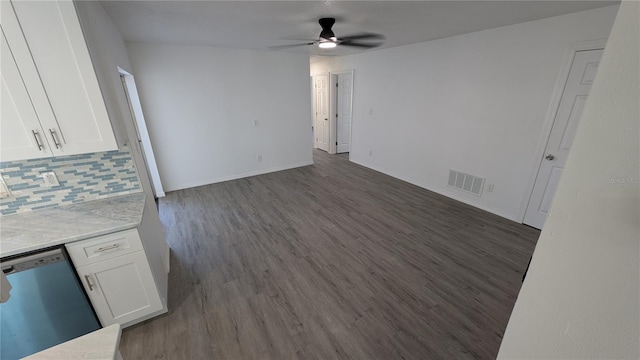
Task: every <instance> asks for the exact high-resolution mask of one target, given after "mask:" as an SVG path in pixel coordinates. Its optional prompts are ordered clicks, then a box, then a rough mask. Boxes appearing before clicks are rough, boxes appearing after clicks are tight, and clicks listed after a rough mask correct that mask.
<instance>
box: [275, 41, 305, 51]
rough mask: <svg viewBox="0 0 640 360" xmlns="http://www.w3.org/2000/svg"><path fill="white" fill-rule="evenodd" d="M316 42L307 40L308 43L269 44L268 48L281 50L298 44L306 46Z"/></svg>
mask: <svg viewBox="0 0 640 360" xmlns="http://www.w3.org/2000/svg"><path fill="white" fill-rule="evenodd" d="M315 43H316V42H315V41H314V42H309V43H301V44H289V45H274V46H269V49H271V50H283V49H290V48H294V47H298V46H307V45H313V44H315Z"/></svg>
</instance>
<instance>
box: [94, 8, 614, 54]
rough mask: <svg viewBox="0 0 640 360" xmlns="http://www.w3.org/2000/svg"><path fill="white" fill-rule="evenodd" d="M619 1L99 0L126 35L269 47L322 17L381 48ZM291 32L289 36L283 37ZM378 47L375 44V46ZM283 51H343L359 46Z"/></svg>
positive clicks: (313, 27)
mask: <svg viewBox="0 0 640 360" xmlns="http://www.w3.org/2000/svg"><path fill="white" fill-rule="evenodd" d="M618 3H619V1H593V0H588V1H576V0H573V1H520V0H517V1H479V0H475V1H334V0H325V1H264V0H263V1H187V0H182V1H164V0H158V1H154V0H151V1H149V0H146V1H115V0H108V1H101V4H102V6H103V7H104V9H105V10H106V11H107V13H108V14H109V16H110V17H111V19H112V20H113V22H114V23H115V24H116V26H117V27H118V29H119V30H120V32H121V33H122V36H123V37H124V39H125V41H130V42H153V43H171V44H188V45H210V46H220V47H233V48H243V49H259V50H267V49H268V46H270V45H284V44H293V43H300V42H304V41H297V40H295V39H317V38H318V35H319V33H320V25H318V23H317V20H318V19H319V18H321V17H327V16H331V17H336V18H337V21H336V24H335V25H334V27H333V30H334V32H335V33H336V35H337V36H338V37H340V36H345V35H349V34H353V33H359V32H373V33H379V34H383V35H384V36H385V37H386V40H385V42H384V45H383V46H381V47H380V48H386V47H393V46H400V45H406V44H411V43H417V42H422V41H428V40H434V39H439V38H444V37H449V36H454V35H459V34H464V33H470V32H474V31H479V30H484V29H490V28H495V27H500V26H505V25H511V24H516V23H520V22H525V21H531V20H537V19H542V18H545V17H551V16H556V15H562V14H568V13H571V12H577V11H582V10H587V9H593V8H598V7H603V6H608V5H614V4H618ZM287 39H291V40H287ZM380 48H378V49H380ZM283 51H294V52H305V53H309V54H310V55H346V54H353V53H357V52H362V51H371V50H362V49H360V48H357V49H354V48H345V47H340V46H339V47H338V48H335V49H330V50H321V49H318V48H317V46H303V47H300V48H294V49H288V50H283Z"/></svg>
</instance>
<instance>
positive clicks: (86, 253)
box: [66, 229, 142, 267]
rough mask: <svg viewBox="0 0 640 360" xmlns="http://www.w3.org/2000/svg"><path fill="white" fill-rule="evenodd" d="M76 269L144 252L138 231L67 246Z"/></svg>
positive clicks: (127, 231)
mask: <svg viewBox="0 0 640 360" xmlns="http://www.w3.org/2000/svg"><path fill="white" fill-rule="evenodd" d="M66 247H67V251H68V252H69V256H71V260H73V263H74V265H75V266H76V267H78V266H82V265H87V264H93V263H96V262H98V261H102V260H107V259H112V258H114V257H116V256H121V255H125V254H130V253H132V252H135V251H138V250H142V242H141V241H140V236H139V235H138V230H136V229H132V230H126V231H121V232H117V233H113V234H108V235H103V236H98V237H95V238H91V239H89V240H83V241H78V242H74V243H70V244H67V245H66Z"/></svg>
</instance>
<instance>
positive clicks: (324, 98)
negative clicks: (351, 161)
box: [314, 74, 329, 151]
mask: <svg viewBox="0 0 640 360" xmlns="http://www.w3.org/2000/svg"><path fill="white" fill-rule="evenodd" d="M314 79H315V80H314V88H315V89H314V90H315V91H314V96H315V105H316V116H315V124H316V125H315V136H316V147H317V148H318V149H320V150H324V151H329V74H323V75H316V76H314Z"/></svg>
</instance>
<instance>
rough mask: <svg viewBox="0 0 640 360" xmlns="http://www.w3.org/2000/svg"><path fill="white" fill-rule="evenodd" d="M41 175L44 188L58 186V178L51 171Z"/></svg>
mask: <svg viewBox="0 0 640 360" xmlns="http://www.w3.org/2000/svg"><path fill="white" fill-rule="evenodd" d="M41 175H42V180H43V181H44V186H45V187H54V186H59V185H60V183H59V182H58V177H57V176H56V173H54V172H53V171H49V172H45V173H42V174H41Z"/></svg>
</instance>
